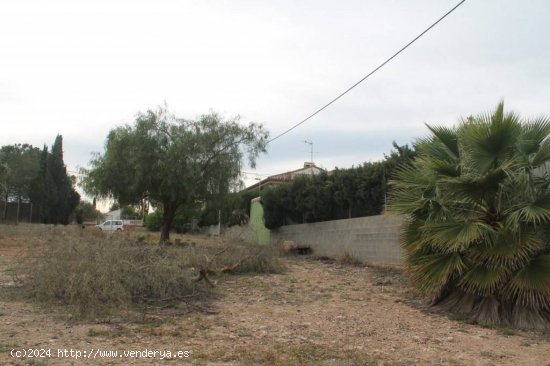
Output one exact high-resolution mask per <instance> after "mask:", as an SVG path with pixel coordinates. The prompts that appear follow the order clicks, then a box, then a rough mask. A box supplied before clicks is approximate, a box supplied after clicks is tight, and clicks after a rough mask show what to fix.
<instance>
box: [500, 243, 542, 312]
mask: <svg viewBox="0 0 550 366" xmlns="http://www.w3.org/2000/svg"><path fill="white" fill-rule="evenodd" d="M549 273H550V254H541V255H539V256H538V257H536V258H534V259H533V260H532V261H531V262H530V263H529V264H527V265H526V266H525V267H524V268H522V269H520V270H519V271H517V272H516V273H515V274H514V275H513V277H512V278H511V280H510V282H509V283H508V284H507V286H506V288H505V290H504V294H505V295H506V296H507V297H508V298H509V299H514V300H516V301H517V302H518V303H519V304H521V305H523V306H529V307H535V308H536V307H545V306H546V307H548V306H550V275H549Z"/></svg>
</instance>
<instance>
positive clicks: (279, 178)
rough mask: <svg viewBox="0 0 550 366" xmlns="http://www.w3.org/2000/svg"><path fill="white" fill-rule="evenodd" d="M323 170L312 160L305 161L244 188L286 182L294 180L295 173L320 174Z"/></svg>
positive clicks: (248, 188)
mask: <svg viewBox="0 0 550 366" xmlns="http://www.w3.org/2000/svg"><path fill="white" fill-rule="evenodd" d="M324 171H325V170H324V169H322V168H319V167H318V166H316V165H315V163H313V162H305V163H304V167H303V168H300V169H296V170H291V171H288V172H285V173H280V174H275V175H271V176H269V177H267V178H265V179H263V180H261V181H259V182H258V183H254V184H253V185H251V186H249V187H247V188H246V189H245V190H247V191H248V190H253V189H255V188H258V186H260V187H262V186H266V185H271V184H280V183H287V182H291V181H292V180H294V178H295V177H296V176H297V175H309V174H311V175H317V174H320V173H322V172H324Z"/></svg>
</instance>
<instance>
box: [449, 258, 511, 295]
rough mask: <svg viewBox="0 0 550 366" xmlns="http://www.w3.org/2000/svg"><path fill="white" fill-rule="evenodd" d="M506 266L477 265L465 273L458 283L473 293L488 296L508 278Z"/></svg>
mask: <svg viewBox="0 0 550 366" xmlns="http://www.w3.org/2000/svg"><path fill="white" fill-rule="evenodd" d="M507 275H508V272H507V270H506V269H505V268H489V267H486V266H483V265H477V266H474V267H473V268H471V269H469V270H468V271H467V272H465V273H464V274H463V276H462V277H461V279H460V281H459V282H458V285H459V286H460V288H461V289H463V290H464V291H466V292H469V293H471V294H475V295H480V296H488V295H490V294H492V293H493V292H495V290H496V289H497V288H498V287H499V285H500V284H501V283H503V282H504V281H505V280H506V278H507Z"/></svg>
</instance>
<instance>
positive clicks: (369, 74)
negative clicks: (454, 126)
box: [267, 0, 466, 144]
mask: <svg viewBox="0 0 550 366" xmlns="http://www.w3.org/2000/svg"><path fill="white" fill-rule="evenodd" d="M465 1H466V0H462V1H461V2H459V3H458V4H457V5H455V7H454V8H452V9H451V10H449V11H448V12H447V13H445V14H444V15H443V16H442V17H441V18H439V19H438V20H437V21H435V22H434V23H433V24H432V25H430V26H429V27H428V28H426V29H425V30H424V31H423V32H422V33H420V34H419V35H418V36H416V37H415V38H414V39H413V40H412V41H410V42H409V43H407V44H406V45H405V46H403V47H402V48H401V49H400V50H399V51H397V52H396V53H394V54H393V55H392V56H391V57H390V58H388V59H387V60H386V61H384V62H382V63H381V64H380V65H378V67H376V68H375V69H374V70H372V71H371V72H369V73H368V74H367V75H366V76H365V77H363V78H362V79H361V80H359V81H358V82H356V83H355V84H353V85H352V86H350V87H349V88H348V89H346V90H345V91H344V92H342V93H340V94H339V95H338V96H337V97H336V98H334V99H332V100H331V101H330V102H328V103H327V104H325V105H324V106H322V107H321V108H319V109H317V110H316V111H315V112H313V113H312V114H310V115H309V116H308V117H306V118H305V119H303V120H302V121H300V122H298V123H296V124H295V125H294V126H292V127H290V128H289V129H288V130H286V131H284V132H282V133H280V134H278V135H277V136H275V137H274V138H272V139H271V140H269V141H268V142H267V143H268V144H269V143H271V142H273V141H275V140H277V139H278V138H280V137H282V136H284V135H286V134H287V133H289V132H290V131H292V130H293V129H295V128H296V127H298V126H300V125H301V124H303V123H305V122H307V121H308V120H309V119H311V118H313V117H314V116H315V115H317V114H318V113H320V112H321V111H323V110H324V109H326V108H327V107H328V106H330V105H331V104H332V103H334V102H336V101H337V100H338V99H340V98H342V97H343V96H344V95H346V94H347V93H348V92H350V91H351V90H352V89H353V88H355V87H356V86H357V85H359V84H361V83H362V82H363V81H365V80H366V79H367V78H368V77H369V76H371V75H372V74H374V73H375V72H377V71H378V70H380V69H381V68H382V67H383V66H384V65H386V64H387V63H388V62H390V61H391V60H393V59H394V58H395V57H396V56H397V55H399V54H400V53H401V52H403V51H405V50H406V49H407V48H409V46H410V45H412V44H413V43H414V42H416V41H417V40H418V39H419V38H420V37H422V36H423V35H424V34H426V33H428V32H429V31H430V30H431V29H432V28H433V27H435V26H436V25H437V24H438V23H439V22H441V21H442V20H443V19H445V18H446V17H447V16H448V15H449V14H451V13H452V12H453V11H455V10H456V9H457V8H458V7H459V6H460V5H462V4H463V3H464V2H465Z"/></svg>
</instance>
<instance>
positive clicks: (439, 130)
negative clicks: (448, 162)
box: [426, 124, 459, 159]
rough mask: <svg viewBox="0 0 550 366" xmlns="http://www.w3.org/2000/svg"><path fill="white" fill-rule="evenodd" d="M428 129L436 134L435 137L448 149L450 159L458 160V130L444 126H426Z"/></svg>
mask: <svg viewBox="0 0 550 366" xmlns="http://www.w3.org/2000/svg"><path fill="white" fill-rule="evenodd" d="M426 127H428V129H429V130H430V131H431V132H432V133H433V134H434V136H435V137H436V138H437V139H438V140H439V141H440V142H441V143H442V144H443V145H444V146H445V147H446V148H447V152H448V154H449V157H450V158H452V159H458V156H459V148H458V137H457V135H456V130H455V129H453V128H448V127H444V126H430V125H428V124H426Z"/></svg>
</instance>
